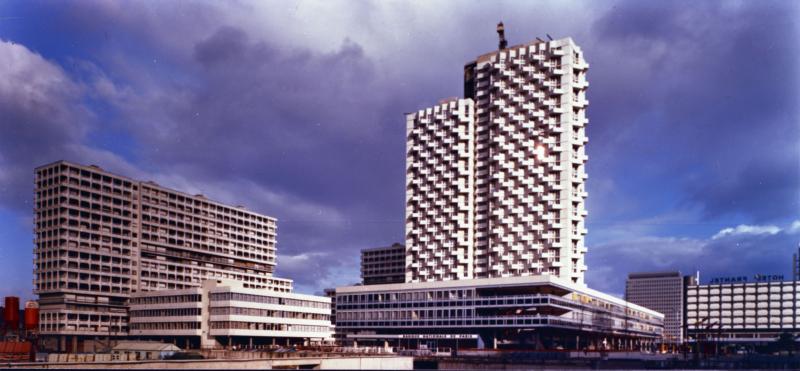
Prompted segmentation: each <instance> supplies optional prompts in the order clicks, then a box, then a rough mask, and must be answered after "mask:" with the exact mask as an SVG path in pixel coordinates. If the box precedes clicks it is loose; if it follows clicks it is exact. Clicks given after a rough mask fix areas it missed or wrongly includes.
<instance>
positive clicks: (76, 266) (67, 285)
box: [34, 161, 292, 351]
mask: <svg viewBox="0 0 800 371" xmlns="http://www.w3.org/2000/svg"><path fill="white" fill-rule="evenodd" d="M35 186H36V187H35V204H34V207H35V210H34V211H35V214H34V223H35V229H34V233H35V241H34V242H35V250H34V273H35V279H34V293H35V294H37V295H38V296H39V304H40V306H41V308H40V313H41V315H40V319H41V320H40V333H41V334H42V336H43V337H45V338H48V337H54V338H53V339H51V340H53V342H55V344H53V345H54V347H55V348H58V349H61V350H72V351H78V350H80V349H79V348H80V346H79V345H80V343H81V342H82V341H83V340H84V339H94V338H97V337H123V336H126V335H127V334H128V314H127V301H128V299H129V298H130V297H131V295H133V294H135V293H138V292H144V291H153V290H165V289H166V290H180V289H187V288H192V287H199V286H200V285H201V282H202V281H204V280H206V279H232V280H236V281H240V282H242V283H243V285H244V286H245V287H248V288H261V289H266V290H272V291H277V292H289V291H291V289H292V281H291V280H287V279H281V278H277V277H273V275H272V272H273V270H274V267H275V264H276V261H275V256H276V246H275V243H276V233H277V231H276V228H277V225H276V222H277V221H276V220H275V219H274V218H271V217H268V216H264V215H260V214H257V213H254V212H251V211H248V210H245V209H244V208H243V207H234V206H228V205H225V204H222V203H219V202H215V201H212V200H209V199H207V198H206V197H204V196H203V195H188V194H185V193H182V192H178V191H175V190H171V189H168V188H165V187H161V186H159V185H157V184H155V183H152V182H142V181H137V180H133V179H130V178H127V177H123V176H119V175H115V174H112V173H109V172H107V171H104V170H103V169H101V168H99V167H96V166H83V165H78V164H73V163H69V162H64V161H59V162H55V163H52V164H48V165H44V166H41V167H39V168H37V169H36V170H35ZM66 336H71V337H70V338H66ZM46 343H47V344H50V342H46Z"/></svg>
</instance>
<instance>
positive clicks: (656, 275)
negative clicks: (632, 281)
mask: <svg viewBox="0 0 800 371" xmlns="http://www.w3.org/2000/svg"><path fill="white" fill-rule="evenodd" d="M668 277H681V272H678V271H675V272H636V273H629V274H628V278H668Z"/></svg>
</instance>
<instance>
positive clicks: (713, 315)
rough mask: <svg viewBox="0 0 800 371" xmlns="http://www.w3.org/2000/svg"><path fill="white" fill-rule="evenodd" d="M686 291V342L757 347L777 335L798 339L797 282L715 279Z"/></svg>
mask: <svg viewBox="0 0 800 371" xmlns="http://www.w3.org/2000/svg"><path fill="white" fill-rule="evenodd" d="M713 282H714V283H711V284H703V285H701V284H695V285H690V286H688V287H687V288H686V336H687V340H688V341H689V342H698V341H700V342H719V343H729V344H759V343H767V342H771V341H775V340H776V339H777V338H778V337H779V336H780V334H781V333H784V332H788V333H791V334H793V335H794V336H798V335H800V314H798V309H800V300H799V299H798V296H797V295H798V293H800V282H798V281H783V280H782V276H779V277H776V280H773V279H772V278H765V277H761V276H757V277H756V280H755V282H749V281H748V277H735V278H734V279H719V280H715V281H713Z"/></svg>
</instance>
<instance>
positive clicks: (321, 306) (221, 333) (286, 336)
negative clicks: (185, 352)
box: [130, 280, 333, 348]
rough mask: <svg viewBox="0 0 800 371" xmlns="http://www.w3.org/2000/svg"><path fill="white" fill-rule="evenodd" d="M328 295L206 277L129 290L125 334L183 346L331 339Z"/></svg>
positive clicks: (245, 345)
mask: <svg viewBox="0 0 800 371" xmlns="http://www.w3.org/2000/svg"><path fill="white" fill-rule="evenodd" d="M330 316H331V301H330V298H326V297H322V296H314V295H304V294H295V293H285V292H277V291H269V290H263V289H251V288H245V287H244V286H243V284H242V283H240V282H236V281H222V280H209V281H206V282H204V283H203V286H201V287H197V288H191V289H184V290H160V291H150V292H142V293H137V294H134V295H133V297H132V298H131V305H130V335H131V336H132V337H139V338H143V339H157V340H164V341H167V342H175V343H177V344H179V345H181V346H184V347H186V348H198V347H200V348H219V347H223V346H224V347H233V346H237V347H251V348H252V347H257V346H264V345H289V344H307V343H314V342H317V343H319V342H323V341H331V340H332V338H333V337H332V335H333V334H332V331H331V322H330Z"/></svg>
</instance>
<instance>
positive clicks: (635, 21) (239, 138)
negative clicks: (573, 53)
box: [0, 1, 800, 291]
mask: <svg viewBox="0 0 800 371" xmlns="http://www.w3.org/2000/svg"><path fill="white" fill-rule="evenodd" d="M558 4H559V5H557V6H556V5H551V4H542V3H535V4H530V3H511V2H509V3H499V4H498V3H470V4H469V6H460V7H452V5H451V4H449V3H435V2H433V3H431V2H426V3H425V5H424V6H409V4H408V3H387V2H381V3H378V2H376V3H358V4H356V5H352V3H338V4H335V3H332V2H325V3H307V2H281V3H269V4H267V5H266V6H264V3H245V2H241V3H240V2H237V3H191V4H189V3H186V2H181V3H178V2H175V3H171V2H169V3H164V2H153V3H140V4H135V5H132V4H128V3H109V2H88V1H87V2H80V3H72V4H70V5H69V7H66V8H68V9H66V10H65V9H64V8H61V7H58V6H49V7H38V6H37V7H35V8H36V9H34V10H33V11H29V12H25V13H24V15H25V17H26V20H27V21H26V23H25V25H28V26H27V27H28V28H27V29H26V30H27V32H24V33H20V34H17V35H22V36H20V37H23V39H24V40H25V41H24V43H25V45H27V46H28V48H27V49H24V48H23V49H24V50H25V51H26V52H27V54H26V55H34V56H35V54H36V53H33V52H31V50H35V51H37V52H41V53H42V54H43V55H45V56H47V59H48V60H49V62H48V61H44V60H42V61H44V62H41V61H39V62H37V60H36V58H33V59H31V60H30V61H28V60H27V59H26V60H25V61H26V62H25V63H22V64H20V65H21V66H24V68H23V70H24V71H23V72H21V75H18V76H28V75H30V76H36V77H38V80H37V79H28V78H27V77H25V78H18V79H17V80H9V79H7V78H6V79H4V78H0V94H4V95H2V97H0V125H2V129H3V131H4V133H3V134H6V133H9V135H0V180H2V182H0V187H3V188H4V190H3V192H2V194H0V208H4V209H11V210H14V212H15V213H17V214H18V215H20V216H21V217H29V216H30V206H29V205H27V204H25V202H24V200H30V198H31V182H30V180H31V179H32V168H33V167H34V166H36V165H39V164H41V163H44V162H49V161H53V160H57V159H61V158H66V159H70V160H75V161H79V162H86V163H97V164H99V165H101V166H103V167H105V168H108V169H110V170H113V171H117V172H121V173H123V174H126V175H129V176H133V177H137V178H143V179H153V180H156V181H158V182H159V183H161V184H163V185H165V186H170V187H174V188H177V189H180V190H184V191H187V192H193V193H199V192H202V193H205V194H206V195H208V196H209V197H212V198H216V199H219V200H221V201H224V202H229V203H233V204H244V205H246V206H247V207H248V208H249V209H251V210H255V211H258V212H262V213H265V214H268V215H272V216H276V217H278V218H279V229H278V230H279V232H278V249H279V255H280V256H279V259H278V274H279V275H282V276H288V277H291V278H294V279H295V281H296V284H297V285H298V286H299V287H303V288H304V289H306V291H308V290H309V289H310V290H318V289H319V288H320V287H322V286H325V285H334V284H346V283H351V282H352V281H353V280H354V279H357V275H358V273H357V271H358V264H357V259H358V250H359V249H360V248H365V247H373V246H380V245H388V244H391V243H392V242H396V241H397V242H402V236H403V213H404V208H403V197H404V181H403V179H404V154H405V152H404V135H405V122H404V120H403V112H406V111H412V110H415V109H419V108H423V107H426V106H429V105H431V104H435V103H436V102H437V100H439V99H441V98H444V97H447V96H456V95H459V94H460V93H461V91H460V90H461V89H460V84H461V81H460V78H461V66H462V64H463V63H464V62H466V61H468V60H470V59H471V58H474V57H475V56H476V55H478V54H481V53H484V52H486V51H489V50H491V49H492V48H494V46H495V43H496V35H495V34H494V32H493V27H494V24H495V23H496V22H497V21H498V20H504V21H506V26H507V27H508V34H509V37H510V38H511V39H512V43H517V42H524V41H527V40H531V39H533V38H534V37H536V36H541V37H544V34H545V32H548V33H550V34H552V35H554V36H556V37H562V36H563V37H566V36H572V37H574V38H575V40H576V42H577V43H578V44H579V45H580V46H581V47H582V48H583V50H584V51H585V54H586V57H587V58H588V60H589V62H590V63H591V68H590V70H589V75H588V76H589V80H590V82H591V86H590V88H589V92H588V94H589V100H590V102H591V104H590V106H589V111H588V112H589V118H590V124H589V126H588V128H587V130H588V135H589V137H590V140H591V141H590V143H589V146H588V151H589V156H590V161H589V163H588V166H589V168H588V170H589V173H590V178H589V183H588V186H589V192H590V196H589V200H588V202H589V212H590V214H589V222H590V226H589V229H590V235H589V238H590V239H593V238H594V239H598V237H596V236H601V237H602V238H599V239H598V241H597V242H596V245H593V244H589V256H588V259H589V265H590V269H589V282H590V284H592V285H595V284H598V285H603V282H604V281H608V280H609V277H611V276H612V275H613V276H615V277H617V278H618V277H620V276H621V274H620V272H627V271H630V270H644V269H648V268H649V267H653V268H661V267H663V268H667V267H672V266H677V267H688V266H690V265H691V264H689V263H687V262H693V261H695V260H694V259H696V258H697V257H698V256H699V257H702V259H703V260H704V261H715V260H720V261H722V260H724V259H717V257H718V256H723V255H724V254H730V253H732V250H730V249H731V248H733V247H732V246H735V244H736V243H739V241H738V240H737V241H734V240H727V242H729V243H730V244H726V245H724V246H722V244H723V242H725V241H723V239H717V240H713V241H712V240H711V239H702V238H681V237H665V236H681V235H683V234H682V231H681V230H680V229H679V228H677V227H675V226H676V225H678V223H683V224H692V223H697V225H700V226H701V227H698V228H699V229H702V228H703V227H702V226H703V225H704V223H717V224H723V225H725V226H727V225H730V224H732V222H730V219H725V218H729V217H730V215H735V216H737V217H738V218H739V219H737V222H736V223H734V224H738V223H739V222H740V221H741V222H747V223H751V222H752V223H755V222H763V223H778V221H780V220H785V219H786V218H790V217H793V216H796V214H797V213H796V210H797V207H798V204H797V201H798V196H800V195H798V194H797V189H798V188H800V185H798V179H800V174H798V165H800V153H798V151H800V143H798V139H800V132H798V130H799V128H798V124H797V123H798V122H800V121H798V107H797V105H796V97H797V96H798V94H797V93H798V90H797V89H798V86H799V85H800V84H798V81H797V77H798V64H799V63H798V57H797V47H796V45H798V42H797V41H798V40H797V26H796V22H795V21H794V20H795V19H797V13H798V12H797V9H798V7H797V5H795V4H794V3H791V2H749V3H733V2H730V3H727V2H726V3H723V2H713V3H712V2H704V3H701V4H693V6H691V7H688V6H684V5H685V4H676V3H671V2H639V1H632V2H625V1H622V2H617V3H615V4H614V5H613V6H611V5H607V3H604V4H598V3H577V4H576V3H571V4H562V3H558ZM262 6H263V8H262ZM0 8H2V5H0ZM353 8H355V9H353ZM43 20H48V21H47V22H45V21H43ZM3 27H5V28H0V35H3V32H5V31H4V30H6V29H9V27H7V26H5V25H4V26H3ZM23 29H25V28H24V27H23ZM37 35H41V36H37ZM0 53H2V52H0ZM0 55H2V54H0ZM26 58H27V57H26ZM59 65H60V67H59ZM45 67H46V68H45ZM8 71H10V69H8V68H0V77H4V75H3V74H4V72H6V73H7V72H8ZM6 81H15V82H14V84H16V85H13V86H14V87H16V86H20V87H26V89H16V88H10V87H9V86H12V85H3V84H4V82H6ZM31 81H40V82H41V83H37V84H32V83H31ZM3 89H5V90H3ZM25 91H32V92H38V93H37V94H38V95H37V96H38V97H40V98H38V100H30V99H29V101H37V102H39V103H37V104H35V105H31V104H29V105H20V104H19V102H20V99H22V98H21V97H23V95H21V94H22V92H25ZM19 123H25V124H26V126H19V125H20V124H19ZM12 138H13V139H12ZM98 138H101V139H98ZM109 138H110V139H109ZM106 139H108V140H107V143H101V142H103V141H106ZM120 139H123V140H120ZM103 148H105V149H103ZM698 209H699V210H701V212H695V210H698ZM670 218H671V219H670ZM641 219H652V220H659V219H670V221H669V223H671V224H658V223H662V222H661V221H659V222H657V223H656V224H655V225H656V226H655V227H653V224H651V223H653V222H652V221H647V222H644V223H640V224H636V223H637V220H641ZM609 220H611V221H612V222H614V223H617V224H613V225H612V226H611V227H609V225H611V224H608V223H606V224H603V222H608V221H609ZM775 220H778V221H775ZM592 223H595V224H592ZM715 225H716V224H715ZM596 226H599V228H598V227H596ZM614 226H619V227H620V228H619V229H621V230H625V231H624V232H625V233H617V231H615V230H613V229H614V228H615V227H614ZM720 228H721V227H720ZM706 229H707V228H706ZM630 230H633V232H630ZM652 236H660V237H652ZM695 236H696V235H695ZM782 236H783V237H785V238H786V239H785V240H784V239H781V238H783V237H782ZM787 236H790V234H788V233H784V232H781V233H780V234H776V235H759V236H750V235H748V236H744V237H742V238H745V239H748V238H752V239H755V238H759V239H760V240H759V241H760V243H761V244H760V245H758V246H752V249H753V250H755V251H760V250H759V249H762V250H763V249H768V248H771V247H775V248H777V249H778V250H781V249H785V248H786V246H788V245H786V244H787V243H789V241H790V240H791V237H787ZM26 242H28V241H26ZM791 245H792V246H793V245H794V243H792V244H791ZM714 246H717V247H714ZM712 247H713V248H712ZM651 248H653V249H655V250H653V251H663V253H653V254H649V253H647V252H648V251H651ZM671 249H675V250H676V251H678V252H685V253H680V254H677V256H678V258H675V259H672V258H669V257H668V254H667V253H668V252H669V251H671ZM692 249H695V250H697V251H700V252H701V253H698V254H699V255H694V253H693V252H692V251H695V250H692ZM615 251H618V252H619V254H621V255H626V254H631V256H632V258H631V260H630V264H628V265H624V264H622V263H620V260H619V259H611V257H613V256H614V252H615ZM781 251H782V250H781ZM776 256H777V255H776ZM757 258H758V257H755V258H754V259H756V260H754V261H755V262H758V260H757ZM687 264H688V265H687ZM754 264H756V263H754ZM757 264H761V263H757ZM757 264H756V265H757ZM765 264H766V263H765ZM762 265H763V264H762ZM720 267H721V266H720ZM689 268H691V267H689ZM681 269H683V268H681ZM687 269H688V268H687ZM692 269H693V268H692ZM702 269H704V270H705V268H702ZM709 269H710V268H709ZM714 269H716V268H714ZM720 269H721V268H720ZM25 273H26V274H28V273H29V269H27V268H26V270H25ZM615 282H616V281H615ZM618 287H619V286H618V285H616V286H611V288H613V289H614V290H617V289H618ZM599 288H602V287H599Z"/></svg>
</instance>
